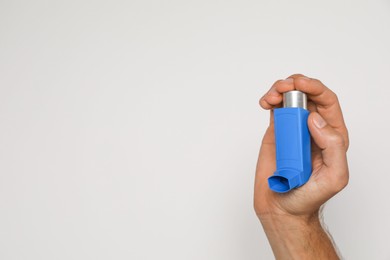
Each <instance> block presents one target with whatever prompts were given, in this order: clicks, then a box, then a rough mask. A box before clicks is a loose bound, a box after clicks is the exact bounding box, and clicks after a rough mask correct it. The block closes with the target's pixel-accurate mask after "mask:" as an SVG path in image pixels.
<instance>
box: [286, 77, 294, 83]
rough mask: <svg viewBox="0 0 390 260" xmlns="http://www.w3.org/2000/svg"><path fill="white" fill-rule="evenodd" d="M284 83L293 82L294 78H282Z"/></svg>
mask: <svg viewBox="0 0 390 260" xmlns="http://www.w3.org/2000/svg"><path fill="white" fill-rule="evenodd" d="M284 81H285V82H286V83H293V82H294V79H293V78H287V79H285V80H284Z"/></svg>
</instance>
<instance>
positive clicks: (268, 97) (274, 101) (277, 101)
mask: <svg viewBox="0 0 390 260" xmlns="http://www.w3.org/2000/svg"><path fill="white" fill-rule="evenodd" d="M293 89H294V79H292V78H287V79H285V80H278V81H276V82H275V83H274V84H273V85H272V87H271V88H270V90H269V91H268V92H267V93H266V94H265V95H264V96H263V97H262V98H261V99H260V101H259V103H260V106H261V107H262V108H264V109H272V108H274V107H277V106H280V105H281V103H282V101H283V95H282V93H284V92H286V91H289V90H293Z"/></svg>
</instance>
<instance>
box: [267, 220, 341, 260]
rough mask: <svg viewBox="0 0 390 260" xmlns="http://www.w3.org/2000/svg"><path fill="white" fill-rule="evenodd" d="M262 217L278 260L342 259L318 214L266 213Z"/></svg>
mask: <svg viewBox="0 0 390 260" xmlns="http://www.w3.org/2000/svg"><path fill="white" fill-rule="evenodd" d="M260 220H261V223H262V225H263V228H264V231H265V233H266V235H267V237H268V240H269V242H270V244H271V247H272V250H273V252H274V255H275V258H276V259H278V260H284V259H300V260H301V259H318V260H321V259H326V260H333V259H339V257H338V255H337V253H336V250H335V248H334V246H333V244H332V241H331V239H330V238H329V236H328V235H327V233H326V232H325V230H324V229H323V228H322V226H321V223H320V220H319V218H318V215H316V216H313V217H311V218H310V219H307V218H302V217H295V216H275V215H272V216H271V215H267V216H262V217H260Z"/></svg>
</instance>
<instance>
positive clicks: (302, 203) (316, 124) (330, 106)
mask: <svg viewBox="0 0 390 260" xmlns="http://www.w3.org/2000/svg"><path fill="white" fill-rule="evenodd" d="M294 89H296V90H300V91H302V92H305V93H306V94H307V96H308V109H309V110H310V112H311V113H310V115H309V118H308V126H309V131H310V134H311V136H312V166H313V172H312V175H311V177H310V179H309V181H308V182H307V183H306V184H305V185H303V186H301V187H300V188H297V189H294V190H292V191H290V192H288V193H284V194H279V193H275V192H273V191H271V190H270V189H269V187H268V182H267V179H268V177H270V176H271V175H272V174H273V173H274V171H275V170H276V158H275V138H274V124H273V108H277V107H280V106H281V102H282V99H283V93H284V92H287V91H290V90H294ZM260 105H261V107H262V108H264V109H267V110H271V113H270V117H271V118H270V124H269V127H268V129H267V131H266V133H265V135H264V138H263V141H262V145H261V149H260V154H259V159H258V163H257V169H256V180H255V192H254V194H255V195H254V207H255V211H256V214H257V216H258V217H259V219H260V220H261V222H262V224H263V227H264V230H265V232H266V234H267V237H268V239H269V241H270V244H271V246H272V249H273V251H274V254H275V257H276V258H277V259H338V257H337V254H336V252H335V250H334V248H333V246H332V243H331V241H330V239H329V238H328V236H327V235H326V233H325V232H324V230H323V229H322V227H321V224H320V222H319V209H320V207H321V205H323V204H324V203H325V202H326V201H327V200H328V199H330V198H331V197H332V196H334V195H335V194H336V193H338V192H339V191H340V190H342V189H343V188H344V187H345V186H346V185H347V183H348V178H349V173H348V164H347V157H346V152H347V149H348V145H349V140H348V131H347V128H346V126H345V123H344V119H343V115H342V112H341V108H340V104H339V102H338V99H337V96H336V95H335V94H334V93H333V92H332V91H331V90H330V89H328V88H327V87H326V86H325V85H323V84H322V83H321V82H320V81H319V80H316V79H311V78H307V77H305V76H303V75H299V74H295V75H292V76H290V77H288V78H287V79H286V80H279V81H276V82H275V83H274V85H273V86H272V87H271V89H270V90H269V91H268V92H267V93H266V94H265V95H264V96H263V97H262V98H261V99H260Z"/></svg>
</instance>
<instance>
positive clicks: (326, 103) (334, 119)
mask: <svg viewBox="0 0 390 260" xmlns="http://www.w3.org/2000/svg"><path fill="white" fill-rule="evenodd" d="M294 85H295V88H296V89H297V90H300V91H302V92H305V93H306V94H307V95H308V98H309V100H311V101H312V102H314V103H315V104H316V109H317V111H318V113H319V114H320V115H321V116H322V117H323V118H324V119H325V120H326V122H327V123H328V124H329V125H331V126H332V127H333V128H336V130H337V131H338V132H340V133H341V134H342V136H343V138H344V141H345V145H346V147H347V148H348V145H349V139H348V131H347V127H346V125H345V122H344V118H343V114H342V111H341V107H340V103H339V101H338V98H337V96H336V94H335V93H334V92H333V91H331V90H330V89H329V88H327V87H326V86H325V85H324V84H323V83H322V82H321V81H319V80H317V79H312V78H308V77H305V76H303V77H295V78H294Z"/></svg>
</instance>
